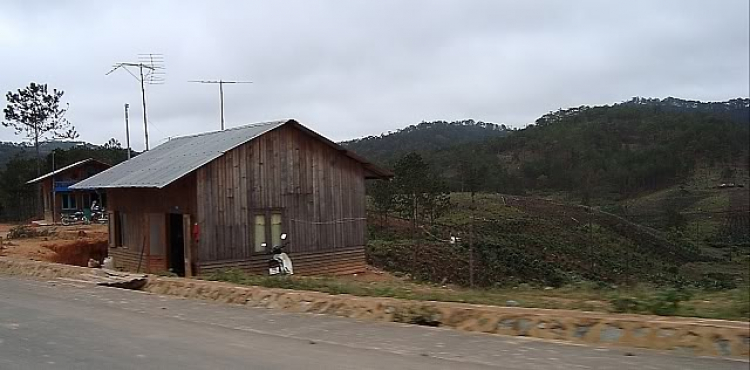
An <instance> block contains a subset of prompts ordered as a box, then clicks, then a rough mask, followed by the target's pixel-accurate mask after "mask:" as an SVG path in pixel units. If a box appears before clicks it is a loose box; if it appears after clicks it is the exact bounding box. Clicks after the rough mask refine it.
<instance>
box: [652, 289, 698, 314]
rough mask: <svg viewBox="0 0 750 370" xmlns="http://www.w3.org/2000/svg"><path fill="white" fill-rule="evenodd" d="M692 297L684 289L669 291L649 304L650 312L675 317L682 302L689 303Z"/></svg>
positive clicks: (661, 293)
mask: <svg viewBox="0 0 750 370" xmlns="http://www.w3.org/2000/svg"><path fill="white" fill-rule="evenodd" d="M691 297H692V295H691V294H690V293H689V292H688V291H686V290H682V289H668V290H665V291H663V292H660V293H658V294H657V295H656V297H654V298H653V299H652V300H651V301H649V302H647V305H648V310H649V311H650V312H651V313H653V314H655V315H659V316H673V315H675V314H677V311H678V309H679V308H680V302H682V301H687V300H689V299H690V298H691Z"/></svg>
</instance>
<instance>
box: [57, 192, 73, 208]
mask: <svg viewBox="0 0 750 370" xmlns="http://www.w3.org/2000/svg"><path fill="white" fill-rule="evenodd" d="M60 197H61V198H62V210H63V211H72V210H75V209H77V208H76V197H75V196H73V194H69V193H63V194H61V195H60Z"/></svg>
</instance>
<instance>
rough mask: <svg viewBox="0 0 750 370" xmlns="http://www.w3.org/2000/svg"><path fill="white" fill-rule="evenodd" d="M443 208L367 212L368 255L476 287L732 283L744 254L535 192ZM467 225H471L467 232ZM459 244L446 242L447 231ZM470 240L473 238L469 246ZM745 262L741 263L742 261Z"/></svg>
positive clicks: (740, 277)
mask: <svg viewBox="0 0 750 370" xmlns="http://www.w3.org/2000/svg"><path fill="white" fill-rule="evenodd" d="M451 203H452V209H451V211H450V212H449V213H448V214H446V215H444V216H443V217H442V218H440V219H439V220H438V222H437V223H436V224H434V225H420V228H419V233H418V234H417V235H418V236H419V237H418V239H417V240H416V241H415V240H414V239H413V238H412V234H411V233H412V230H411V226H410V224H409V222H407V221H404V220H400V219H393V218H392V219H391V220H390V221H389V222H387V223H385V222H383V220H382V219H381V218H377V217H376V216H373V217H371V219H373V223H374V225H373V226H372V227H371V230H372V237H371V242H370V248H369V257H370V260H371V263H373V264H374V265H376V266H380V267H383V268H386V269H389V270H392V271H401V272H403V273H409V274H411V275H413V276H416V277H418V278H420V279H424V280H430V281H435V282H454V283H458V284H469V283H470V282H471V280H472V277H471V276H470V275H471V274H469V271H470V270H472V269H473V271H474V273H473V280H474V284H476V285H482V286H492V285H498V284H500V285H503V284H515V283H520V282H525V283H539V284H545V285H564V284H566V283H570V282H576V281H592V282H598V283H607V284H628V283H637V282H650V283H656V284H665V285H673V284H694V285H700V286H712V285H738V284H743V283H744V282H746V281H747V279H748V276H747V275H748V274H747V272H743V269H742V266H747V262H748V261H747V257H746V256H745V257H739V258H735V259H734V260H733V261H728V260H726V258H725V256H724V255H723V254H721V253H715V252H714V251H712V250H707V249H705V248H702V246H701V245H700V244H697V243H694V242H692V241H690V240H687V239H685V238H682V237H681V236H679V235H675V234H674V233H668V232H664V231H660V230H657V229H654V228H650V227H646V226H643V225H640V224H637V223H633V222H631V221H629V220H627V219H625V218H623V217H621V216H618V215H615V214H612V213H608V212H603V211H600V210H597V209H594V208H589V207H584V206H576V205H566V204H561V203H557V202H553V201H549V200H544V199H538V198H525V197H517V196H505V195H497V194H493V195H491V194H478V195H477V197H476V199H475V203H474V204H475V206H476V207H475V208H476V209H475V210H474V211H472V210H471V201H470V198H469V196H468V195H467V194H463V193H453V194H452V196H451ZM472 230H473V232H472ZM452 235H453V236H459V237H460V238H461V239H462V240H461V242H459V243H455V244H451V243H450V242H449V240H450V237H451V236H452ZM470 246H473V252H471V249H472V248H470ZM743 264H744V265H743Z"/></svg>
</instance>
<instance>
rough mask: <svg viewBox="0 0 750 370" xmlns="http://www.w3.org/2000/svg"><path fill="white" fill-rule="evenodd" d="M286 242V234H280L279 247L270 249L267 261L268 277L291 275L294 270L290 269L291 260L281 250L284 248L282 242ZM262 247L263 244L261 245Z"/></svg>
mask: <svg viewBox="0 0 750 370" xmlns="http://www.w3.org/2000/svg"><path fill="white" fill-rule="evenodd" d="M285 241H286V234H281V243H282V244H281V245H275V246H273V249H271V259H269V260H268V275H270V276H274V275H293V274H294V268H293V267H292V259H291V258H289V255H287V254H286V253H285V252H284V251H283V248H284V247H285V245H284V242H285ZM262 245H263V246H264V247H265V246H266V244H265V243H263V244H262Z"/></svg>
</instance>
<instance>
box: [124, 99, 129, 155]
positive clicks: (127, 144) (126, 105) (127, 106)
mask: <svg viewBox="0 0 750 370" xmlns="http://www.w3.org/2000/svg"><path fill="white" fill-rule="evenodd" d="M128 108H130V104H128V103H125V147H126V148H127V149H128V159H130V123H129V122H128Z"/></svg>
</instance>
